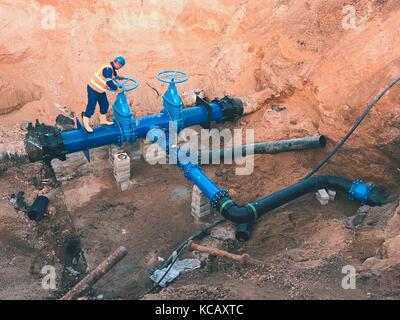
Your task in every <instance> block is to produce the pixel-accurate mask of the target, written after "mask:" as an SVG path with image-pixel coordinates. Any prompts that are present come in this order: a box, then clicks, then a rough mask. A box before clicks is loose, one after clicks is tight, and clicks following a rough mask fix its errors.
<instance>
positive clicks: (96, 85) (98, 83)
mask: <svg viewBox="0 0 400 320" xmlns="http://www.w3.org/2000/svg"><path fill="white" fill-rule="evenodd" d="M106 68H111V69H113V67H112V65H111V64H110V63H107V64H105V65H103V66H102V67H101V68H100V70H99V71H97V72H96V73H95V74H94V76H93V77H92V79H90V81H89V83H88V85H89V87H91V88H92V89H93V90H94V91H97V92H98V93H103V92H106V90H107V89H108V85H107V81H109V80H112V79H114V70H113V72H112V74H111V78H105V77H104V76H103V70H104V69H106Z"/></svg>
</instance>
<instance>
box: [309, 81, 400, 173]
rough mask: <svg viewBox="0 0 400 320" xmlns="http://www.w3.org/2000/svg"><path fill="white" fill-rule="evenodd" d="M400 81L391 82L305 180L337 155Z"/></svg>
mask: <svg viewBox="0 0 400 320" xmlns="http://www.w3.org/2000/svg"><path fill="white" fill-rule="evenodd" d="M399 81H400V77H398V78H397V79H396V80H394V81H393V82H391V83H390V84H389V85H388V86H387V87H386V88H385V90H383V91H382V92H381V93H380V94H379V95H378V96H377V97H376V98H375V100H374V101H373V102H372V103H371V104H370V105H369V106H368V107H367V109H366V110H365V111H364V113H363V114H362V115H361V116H360V118H359V119H358V120H357V122H356V123H355V124H354V125H353V126H352V127H351V129H350V131H349V132H348V133H347V134H346V135H345V136H344V138H343V139H342V140H341V141H340V142H339V143H338V144H337V145H336V146H335V148H333V150H332V151H331V152H330V153H329V154H328V155H327V156H326V157H325V158H324V159H323V160H322V161H321V162H320V163H319V164H318V165H317V166H316V167H315V169H314V170H312V171H311V172H310V173H309V174H308V175H307V176H305V177H304V178H303V179H307V178H310V177H311V176H313V175H314V174H316V173H317V172H318V171H319V170H320V169H321V168H322V167H323V166H324V165H325V164H326V163H327V162H328V161H329V160H330V159H331V158H332V157H333V156H334V155H335V154H336V152H337V151H338V150H339V149H340V148H341V147H342V146H343V145H344V144H345V142H346V141H347V140H348V139H349V138H350V136H351V135H352V134H353V132H354V131H355V130H356V129H357V128H358V126H359V125H360V124H361V122H362V121H363V120H364V119H365V117H366V116H367V115H368V114H369V113H370V111H371V110H372V108H374V107H375V105H376V104H377V103H378V102H379V100H381V99H382V98H383V96H384V95H385V94H386V93H387V92H388V91H389V90H390V89H392V88H393V87H394V86H395V85H396V84H397V83H398V82H399Z"/></svg>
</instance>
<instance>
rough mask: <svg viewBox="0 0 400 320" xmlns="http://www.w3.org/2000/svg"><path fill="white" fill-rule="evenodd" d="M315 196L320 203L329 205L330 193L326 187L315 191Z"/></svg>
mask: <svg viewBox="0 0 400 320" xmlns="http://www.w3.org/2000/svg"><path fill="white" fill-rule="evenodd" d="M315 197H316V198H317V200H318V201H319V203H320V204H321V205H323V206H325V205H327V204H328V202H329V194H328V192H326V190H325V189H320V190H318V191H317V192H316V193H315Z"/></svg>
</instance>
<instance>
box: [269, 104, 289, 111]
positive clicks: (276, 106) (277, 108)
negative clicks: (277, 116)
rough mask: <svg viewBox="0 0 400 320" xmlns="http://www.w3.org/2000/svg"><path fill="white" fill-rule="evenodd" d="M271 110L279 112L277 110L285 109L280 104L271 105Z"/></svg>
mask: <svg viewBox="0 0 400 320" xmlns="http://www.w3.org/2000/svg"><path fill="white" fill-rule="evenodd" d="M271 109H272V110H273V111H276V112H279V111H283V110H285V109H286V107H285V106H280V105H273V106H272V108H271Z"/></svg>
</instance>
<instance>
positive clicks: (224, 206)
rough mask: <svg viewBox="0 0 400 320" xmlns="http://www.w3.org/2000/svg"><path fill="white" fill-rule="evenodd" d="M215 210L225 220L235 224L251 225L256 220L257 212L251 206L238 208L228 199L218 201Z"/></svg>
mask: <svg viewBox="0 0 400 320" xmlns="http://www.w3.org/2000/svg"><path fill="white" fill-rule="evenodd" d="M217 209H218V210H219V212H220V214H221V215H222V216H223V217H224V218H225V219H227V220H230V221H232V222H234V223H237V224H242V223H252V222H255V221H256V220H257V211H256V209H255V208H254V206H253V205H252V204H250V203H249V204H246V205H245V206H238V205H237V204H236V203H235V202H233V200H232V199H230V198H226V197H224V198H222V199H220V200H219V201H218V204H217Z"/></svg>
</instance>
